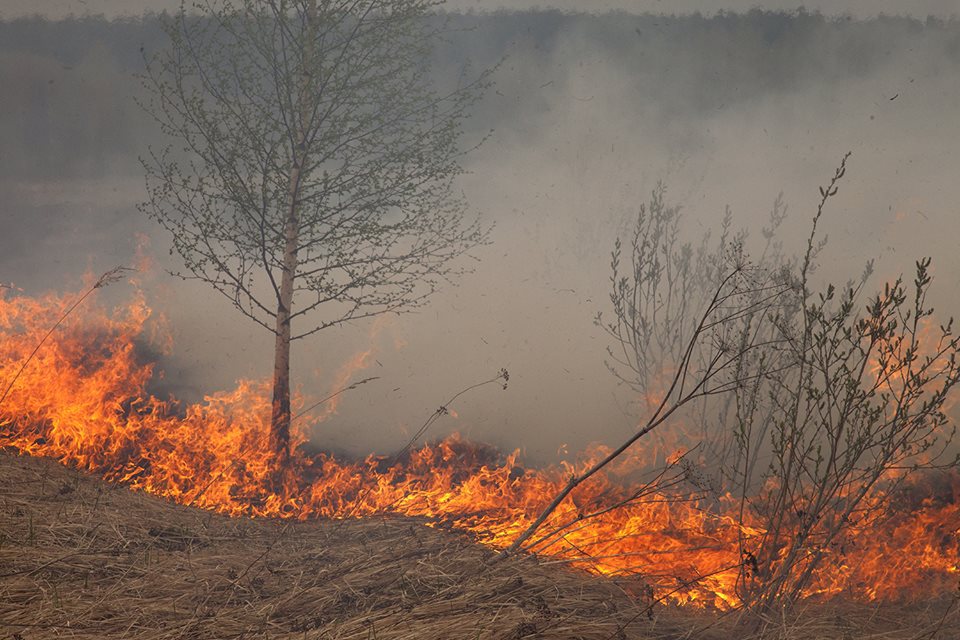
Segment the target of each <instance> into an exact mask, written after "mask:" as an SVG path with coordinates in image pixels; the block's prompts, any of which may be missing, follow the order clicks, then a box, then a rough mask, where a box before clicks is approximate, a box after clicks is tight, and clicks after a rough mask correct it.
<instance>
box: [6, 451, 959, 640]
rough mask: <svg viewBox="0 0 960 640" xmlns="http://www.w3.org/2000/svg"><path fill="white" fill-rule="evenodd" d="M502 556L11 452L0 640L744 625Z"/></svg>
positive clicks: (840, 621) (955, 632) (922, 627)
mask: <svg viewBox="0 0 960 640" xmlns="http://www.w3.org/2000/svg"><path fill="white" fill-rule="evenodd" d="M493 555H494V554H493V552H491V551H490V550H488V549H485V548H483V547H481V546H479V545H477V544H475V543H474V542H472V541H471V540H469V539H468V538H466V537H465V536H463V535H461V534H459V533H456V532H451V531H443V530H438V529H433V528H429V527H426V526H424V525H423V523H422V522H418V521H415V520H410V519H401V518H371V519H366V520H363V521H342V522H308V523H285V522H277V521H263V520H259V521H254V520H247V519H231V518H226V517H222V516H218V515H215V514H211V513H207V512H204V511H199V510H196V509H191V508H189V507H183V506H177V505H173V504H170V503H168V502H165V501H163V500H159V499H157V498H154V497H151V496H148V495H144V494H141V493H133V492H130V491H128V490H127V489H125V488H123V487H117V486H110V485H106V484H104V483H102V482H101V481H99V480H97V479H95V478H91V477H89V476H86V475H84V474H81V473H78V472H77V471H75V470H70V469H67V468H64V467H62V466H61V465H58V464H57V463H55V462H53V461H50V460H41V459H32V458H26V457H22V456H16V455H13V454H11V453H9V452H7V453H0V639H3V638H11V639H14V640H32V639H37V638H55V637H56V638H65V637H66V638H113V637H116V638H121V637H122V638H141V639H143V638H240V637H243V638H273V639H279V638H291V639H292V638H298V639H302V638H315V639H320V638H329V639H334V638H337V639H348V638H357V639H364V640H374V639H377V640H389V639H399V638H408V639H414V638H416V639H423V640H431V639H437V640H439V639H441V638H442V639H457V638H464V639H466V638H470V639H484V638H490V639H493V638H502V639H514V638H583V639H601V638H609V639H620V638H724V639H725V640H729V639H730V638H736V637H743V634H742V633H739V632H737V631H735V630H733V622H734V617H735V616H734V615H727V616H718V615H716V614H711V613H704V612H696V611H692V610H689V609H686V610H677V609H674V608H670V607H663V606H658V607H656V608H654V610H653V615H652V616H648V615H647V613H648V608H647V606H646V604H645V600H644V596H643V595H642V593H643V589H642V585H640V584H639V583H636V582H632V583H631V582H621V583H617V582H614V581H610V580H604V579H598V578H593V577H590V576H585V575H583V574H579V573H573V572H569V571H566V570H564V569H562V568H561V567H558V566H550V565H547V564H539V563H538V562H537V561H536V560H535V559H534V558H529V557H527V558H518V559H511V560H508V561H504V562H491V559H492V558H493ZM945 604H948V603H935V604H932V605H930V606H927V607H923V608H915V609H913V610H910V611H904V610H902V609H897V608H891V607H888V606H877V607H869V608H864V607H855V608H852V609H851V608H849V607H848V608H844V609H843V610H839V609H837V608H836V606H833V607H831V608H830V609H829V610H828V609H827V608H825V607H819V608H816V609H815V610H811V611H807V612H806V615H804V616H803V617H802V618H801V619H800V620H799V621H796V622H793V623H790V624H784V623H783V622H782V621H771V624H770V625H769V626H768V628H767V629H766V630H765V631H763V632H762V634H760V635H762V637H768V638H803V639H806V638H851V639H853V638H866V637H884V638H920V637H928V638H939V639H942V640H946V639H948V638H957V637H960V626H958V620H957V616H956V615H954V614H949V615H947V616H946V617H944V616H943V607H944V605H945ZM895 627H899V628H901V630H902V631H901V632H897V633H893V632H891V629H894V628H895Z"/></svg>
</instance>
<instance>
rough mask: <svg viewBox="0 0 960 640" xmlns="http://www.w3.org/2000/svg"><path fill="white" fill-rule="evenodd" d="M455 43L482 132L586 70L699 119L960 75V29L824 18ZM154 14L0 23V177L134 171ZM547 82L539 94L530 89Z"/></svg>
mask: <svg viewBox="0 0 960 640" xmlns="http://www.w3.org/2000/svg"><path fill="white" fill-rule="evenodd" d="M445 18H446V19H449V21H450V27H451V33H450V35H449V43H448V45H447V46H445V47H444V48H443V49H442V50H440V51H437V52H436V61H435V62H436V64H435V71H436V73H437V77H438V78H441V79H448V80H449V79H453V78H456V77H457V76H458V75H459V74H460V73H461V72H463V71H464V69H467V66H466V65H467V61H468V60H469V61H470V63H471V64H472V65H473V67H474V68H483V67H488V66H490V65H492V64H495V63H497V62H498V61H501V60H503V65H502V67H501V71H500V73H498V79H497V87H496V93H494V94H493V95H492V96H490V99H488V100H486V101H485V102H484V103H483V105H481V107H480V112H479V113H478V114H477V118H476V119H475V124H476V126H477V127H478V128H484V129H485V128H487V127H490V126H494V127H498V126H507V127H509V126H512V125H511V123H516V122H525V123H530V122H535V119H536V116H537V113H538V112H539V111H541V110H544V109H548V108H549V101H550V100H560V99H568V98H569V95H568V94H567V93H565V89H566V88H565V79H566V77H567V75H568V74H570V73H574V72H575V70H576V69H577V67H578V66H582V65H584V64H587V65H592V66H593V67H594V68H597V67H609V68H615V69H617V71H618V74H617V78H619V79H623V78H626V80H625V82H626V83H627V85H628V86H625V87H616V92H617V93H618V94H624V93H625V94H626V95H628V96H635V100H636V101H637V103H638V104H643V105H644V106H645V110H646V111H647V112H649V111H650V110H651V109H653V110H655V111H659V112H660V113H662V114H664V117H666V116H667V115H669V116H670V117H673V118H676V117H696V115H697V114H702V113H708V112H711V111H715V110H717V109H721V108H731V107H736V105H737V104H739V103H743V102H749V101H753V100H757V99H762V98H764V97H767V96H770V95H773V94H777V93H779V92H788V91H802V90H805V89H808V88H810V87H812V86H816V85H824V86H830V85H831V84H832V83H838V82H839V83H842V82H845V81H847V80H850V79H855V78H857V77H862V76H865V75H868V74H869V73H871V72H872V71H873V70H875V69H877V68H879V67H882V66H883V65H887V64H896V60H897V59H898V58H900V57H902V56H907V55H910V56H918V55H921V56H924V58H925V59H928V60H929V61H930V68H929V72H930V73H939V72H942V73H943V74H944V75H945V76H946V77H950V78H954V77H955V74H956V71H957V68H958V67H960V22H958V21H955V20H954V21H943V20H938V19H934V18H930V19H927V20H916V19H910V18H902V17H879V18H875V19H870V20H852V19H844V18H840V19H837V18H828V17H824V16H822V15H820V14H817V13H807V12H803V11H799V12H793V13H777V12H766V11H760V10H754V11H750V12H748V13H745V14H733V13H722V14H720V15H716V16H713V17H709V18H707V17H703V16H700V15H696V14H695V15H692V16H669V17H668V16H658V15H631V14H626V13H608V14H603V15H581V14H566V13H562V12H559V11H528V12H498V13H490V14H449V15H447V16H445ZM163 42H164V35H163V32H162V30H161V28H160V16H158V15H156V14H148V15H146V16H143V17H141V18H126V19H117V20H107V19H104V18H102V17H83V18H72V19H66V20H62V21H47V20H44V19H42V18H22V19H16V20H11V21H5V22H4V21H0V87H2V95H3V97H2V99H0V103H2V106H3V110H2V116H0V150H2V152H0V178H6V179H11V178H12V179H44V178H61V177H96V176H100V175H104V174H105V173H107V172H122V173H135V172H137V171H139V168H138V166H137V163H136V156H137V155H138V154H140V153H142V152H143V151H144V149H145V147H146V145H147V144H148V143H149V142H150V141H152V140H155V139H156V132H155V129H154V127H153V126H152V124H151V122H150V121H149V118H147V117H146V116H145V115H144V114H143V113H142V112H140V110H139V109H138V107H137V106H136V104H135V102H134V96H136V95H137V94H138V93H139V92H140V83H139V81H138V80H137V78H136V77H135V74H136V73H138V72H139V71H140V70H141V69H142V67H143V53H142V52H143V51H145V52H147V53H149V52H150V51H153V50H156V49H157V48H159V47H162V46H163ZM531 78H533V79H534V81H535V82H536V84H534V88H536V87H538V86H548V85H549V86H551V87H552V91H553V93H548V92H546V91H544V92H541V93H540V94H536V95H534V94H533V93H531V92H530V88H531V87H530V79H531Z"/></svg>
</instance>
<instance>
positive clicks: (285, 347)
mask: <svg viewBox="0 0 960 640" xmlns="http://www.w3.org/2000/svg"><path fill="white" fill-rule="evenodd" d="M316 24H317V5H316V0H312V2H311V3H310V5H309V7H308V11H307V25H306V26H307V38H306V42H305V43H304V44H305V46H304V48H303V53H302V55H303V58H302V69H301V79H300V87H299V95H298V96H297V118H296V121H295V124H294V126H295V127H296V132H295V136H294V137H295V140H296V142H295V144H294V145H293V147H292V148H291V149H290V154H291V166H290V178H289V182H288V184H287V207H288V208H287V215H286V220H284V224H283V241H284V246H283V270H282V274H281V277H280V291H279V298H278V300H277V325H276V342H275V343H274V350H273V404H272V415H271V417H270V446H271V449H272V450H273V453H274V456H275V464H276V477H275V484H276V485H277V487H276V488H279V486H280V483H281V482H282V477H283V472H284V470H285V469H286V467H287V465H288V462H289V460H290V335H291V334H290V315H291V313H292V309H293V281H294V279H295V277H296V273H297V252H298V251H299V249H300V246H299V225H300V187H301V184H300V178H301V174H302V171H303V167H304V164H305V162H306V156H307V131H308V129H309V127H308V120H309V118H310V108H309V105H310V104H311V98H310V92H311V89H312V86H311V82H310V68H311V65H312V64H313V50H314V47H313V42H314V39H315V38H316Z"/></svg>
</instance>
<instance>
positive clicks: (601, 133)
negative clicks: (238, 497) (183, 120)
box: [0, 2, 960, 459]
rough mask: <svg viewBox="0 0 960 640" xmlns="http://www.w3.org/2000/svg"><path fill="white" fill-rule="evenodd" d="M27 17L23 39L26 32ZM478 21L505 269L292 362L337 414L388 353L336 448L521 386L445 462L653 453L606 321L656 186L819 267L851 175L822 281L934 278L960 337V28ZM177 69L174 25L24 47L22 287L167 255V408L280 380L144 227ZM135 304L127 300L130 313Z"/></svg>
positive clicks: (14, 75)
mask: <svg viewBox="0 0 960 640" xmlns="http://www.w3.org/2000/svg"><path fill="white" fill-rule="evenodd" d="M949 4H950V3H940V4H937V3H935V2H932V3H930V9H929V11H930V12H933V13H944V14H945V13H946V12H947V10H948V9H949V6H948V5H949ZM104 6H106V5H104ZM613 6H614V5H613V4H611V7H613ZM770 6H778V5H770ZM866 6H867V4H866V3H862V4H861V5H856V6H855V5H854V4H851V8H850V9H849V10H850V11H851V12H853V13H856V12H857V8H856V7H866ZM870 6H871V7H874V6H876V5H875V4H870ZM13 7H14V8H13V9H11V10H10V11H9V13H8V12H4V13H3V14H0V15H4V16H10V15H17V14H16V11H17V10H16V5H13ZM463 7H466V8H469V3H466V2H462V3H460V4H457V5H451V8H463ZM690 7H691V8H694V4H693V3H690ZM644 8H647V7H644ZM671 10H676V11H681V10H684V9H682V8H681V7H680V6H676V7H674V6H671ZM925 13H926V12H925V11H923V12H921V13H920V14H919V15H922V16H924V17H925ZM454 22H455V24H456V25H458V26H463V27H469V28H470V29H471V30H469V31H465V32H462V33H458V34H456V35H455V36H454V37H453V39H452V41H451V43H450V44H449V46H447V47H446V48H445V49H444V50H442V51H438V52H437V61H436V73H437V77H438V78H439V79H441V81H442V80H443V79H446V78H451V77H456V75H457V74H459V73H460V71H461V70H462V68H463V66H464V64H465V61H466V60H467V59H470V60H471V61H472V63H473V65H474V67H475V68H485V67H488V66H491V65H493V64H495V63H496V62H498V61H500V60H503V62H502V64H501V66H500V67H499V69H498V71H497V73H496V86H495V87H494V88H493V89H491V90H490V91H489V93H488V94H487V95H486V97H485V98H484V100H483V102H482V103H481V104H480V105H479V106H478V108H477V111H476V114H475V117H474V118H473V119H472V120H471V123H470V127H471V130H470V131H469V132H468V134H467V142H470V141H477V140H479V139H480V138H481V137H482V136H483V135H484V134H485V133H486V132H487V131H488V130H490V129H493V134H492V135H491V137H490V138H489V140H487V142H486V143H485V144H484V145H483V146H481V147H480V149H479V150H478V151H476V152H475V153H473V154H472V155H470V156H469V157H468V160H467V166H468V169H469V170H470V172H471V173H470V174H469V175H468V176H467V177H466V178H465V179H464V180H463V182H462V188H463V190H464V192H465V194H466V196H467V199H468V201H469V202H470V204H471V207H472V208H474V209H476V210H477V211H479V212H480V213H481V214H482V215H483V217H484V219H485V220H488V221H491V222H494V223H495V225H496V226H495V229H494V232H493V243H492V244H491V245H490V246H487V247H483V248H482V249H480V250H478V251H476V252H475V257H476V258H478V261H477V262H476V263H471V265H472V267H473V273H471V274H468V275H466V276H465V277H463V278H462V279H461V280H460V281H459V283H458V285H457V286H455V287H448V288H447V289H445V290H444V291H442V292H441V293H440V294H438V295H437V296H436V297H435V298H434V299H433V300H432V302H431V303H430V304H429V305H428V306H426V307H425V308H424V309H422V310H420V311H419V312H418V313H416V314H409V315H404V316H401V317H389V318H384V319H383V320H381V321H376V322H374V321H365V322H356V323H348V324H346V325H344V326H343V327H341V328H335V329H331V330H328V331H325V332H323V333H321V334H319V335H317V336H314V337H312V338H308V339H307V340H305V341H301V342H300V343H299V344H296V345H295V351H294V354H293V361H294V379H295V380H296V381H298V382H299V385H300V387H301V389H302V391H303V392H304V393H305V394H307V395H308V396H310V397H313V398H320V397H323V396H324V395H326V393H327V392H329V391H330V390H332V386H335V384H336V380H337V379H338V372H339V371H340V370H341V367H342V365H344V363H346V362H347V361H349V360H350V359H351V358H352V357H354V356H356V355H357V354H359V353H362V352H364V351H365V350H367V349H372V351H371V353H370V354H369V356H368V357H367V358H366V361H365V362H366V365H367V366H366V368H364V369H360V370H357V371H356V372H355V373H354V374H353V377H354V379H357V378H363V377H367V376H379V377H380V379H379V380H377V381H376V382H372V383H370V384H368V385H364V386H363V387H361V388H359V389H356V390H354V391H351V392H349V393H348V394H346V395H345V396H344V397H343V400H342V403H341V404H340V406H339V408H338V411H337V413H336V414H335V415H332V416H331V417H330V418H329V419H328V420H327V421H326V422H325V423H323V424H322V425H320V426H319V427H317V429H316V430H315V433H314V442H315V443H316V444H317V445H318V446H323V447H328V448H332V449H335V450H344V451H348V452H351V453H366V452H368V451H371V450H378V451H391V450H394V449H396V448H397V447H399V446H401V445H402V444H403V443H404V442H405V440H406V438H407V437H409V435H410V434H412V433H413V432H415V431H416V430H417V428H418V427H419V425H420V424H421V423H422V422H423V421H424V420H425V419H426V418H427V417H428V416H429V415H430V414H431V413H432V412H433V411H434V410H435V409H436V408H437V406H438V405H440V404H441V403H443V402H445V401H446V400H447V399H448V398H449V397H450V396H451V395H453V394H454V393H456V392H457V391H459V390H460V389H462V388H464V387H466V386H468V385H470V384H473V383H475V382H477V381H480V380H483V379H486V378H490V377H492V376H493V375H495V373H496V371H497V370H498V369H499V368H501V367H506V368H507V369H508V370H509V371H510V374H511V381H510V388H509V389H508V390H507V391H505V392H503V391H499V390H497V389H495V388H493V387H487V388H485V389H482V390H479V391H476V392H474V393H472V394H471V395H468V396H466V397H464V398H463V399H462V400H461V401H459V402H458V404H457V405H456V406H454V407H452V408H454V409H455V410H456V411H457V413H458V416H459V417H456V418H455V417H452V416H451V417H449V418H445V419H444V420H443V421H442V422H440V423H438V424H437V425H436V427H435V429H436V430H435V431H433V432H431V433H429V434H428V437H431V438H433V437H439V436H441V435H444V434H445V433H448V432H450V431H455V430H458V431H461V432H462V433H464V434H466V435H468V436H470V437H472V438H477V439H482V440H486V441H489V442H492V443H493V444H496V445H499V446H501V447H505V448H513V447H523V448H525V449H526V450H527V453H528V455H529V456H530V457H531V458H534V459H551V458H553V457H554V456H555V454H556V452H557V450H558V449H560V448H561V446H562V445H564V444H566V445H567V446H568V448H569V449H570V450H571V451H572V450H577V449H580V448H583V447H584V446H585V445H586V444H587V443H589V442H591V441H604V442H609V443H614V442H618V441H619V440H621V439H623V437H624V436H625V435H627V434H629V433H631V432H632V431H633V430H634V429H635V427H636V424H637V421H638V416H637V411H636V406H635V405H634V400H635V399H634V398H632V397H631V394H630V393H628V392H627V391H626V390H625V389H623V388H621V387H618V386H617V385H616V383H615V381H614V379H613V377H612V376H611V375H610V374H609V372H608V371H607V370H606V368H605V366H604V357H605V352H604V350H605V347H606V345H607V344H608V343H607V340H606V339H605V337H604V336H603V334H602V332H601V331H600V330H599V329H598V328H597V327H595V326H594V323H593V317H594V316H595V315H596V313H597V312H598V311H606V310H607V304H608V303H607V284H608V278H609V260H610V258H609V252H610V249H611V248H612V245H613V241H614V239H615V238H616V237H617V236H618V234H622V233H624V231H625V230H626V229H627V228H628V227H629V225H630V223H631V222H632V220H633V218H634V216H635V215H636V211H637V208H638V207H639V205H640V204H641V203H643V202H645V201H646V200H647V198H648V197H649V193H650V191H651V190H652V189H653V188H654V187H655V185H656V184H657V183H658V181H663V182H664V183H665V184H666V185H667V200H668V202H669V203H671V204H677V205H680V206H681V207H682V209H683V211H684V216H685V226H686V228H687V229H688V231H689V232H690V235H689V239H691V240H697V239H698V238H699V237H700V236H701V235H702V234H703V233H704V232H705V231H706V230H708V229H711V228H716V226H717V225H718V224H719V221H720V219H721V218H722V216H723V214H724V211H725V208H726V207H727V206H729V207H731V209H732V211H733V214H734V220H735V224H736V225H737V226H743V227H746V228H748V229H751V230H752V231H753V232H754V235H756V236H758V235H759V228H760V225H762V224H763V223H765V222H766V219H767V216H768V214H769V211H770V208H771V204H772V203H773V201H774V199H775V198H776V197H777V195H778V194H779V193H781V192H782V193H783V198H784V201H785V202H786V203H787V205H788V206H789V208H790V216H789V218H788V221H787V223H786V225H785V228H784V232H783V239H784V241H785V243H786V244H787V246H788V248H791V249H793V250H799V249H800V248H801V246H802V242H803V238H804V237H805V234H806V233H807V229H808V227H807V225H808V222H809V220H810V218H811V217H812V215H813V213H814V209H815V205H816V202H817V199H818V193H817V187H818V186H819V185H821V184H825V183H826V181H827V180H828V178H829V177H830V176H831V175H832V174H833V170H834V167H835V166H836V164H837V163H838V162H839V160H840V158H841V157H842V156H843V154H844V153H845V152H846V151H848V150H850V151H852V152H853V156H852V158H851V160H850V163H849V169H848V172H847V177H846V178H845V179H844V181H843V183H842V184H841V187H840V192H839V195H838V197H837V198H834V199H831V201H830V205H829V208H828V211H827V214H826V218H825V222H824V227H823V228H824V232H825V233H826V234H828V235H829V237H830V244H829V246H828V248H827V250H826V253H825V254H824V257H823V260H822V262H823V268H822V270H821V271H820V272H819V276H820V277H822V278H829V279H830V280H833V281H836V282H843V281H845V280H846V279H848V278H850V277H855V276H856V275H858V274H859V272H860V270H861V269H862V266H863V264H864V262H866V261H867V260H868V259H871V258H876V259H877V275H876V276H875V277H874V279H873V281H872V283H873V285H874V286H882V283H883V281H884V280H885V279H890V278H893V277H896V276H897V275H898V274H900V273H905V274H906V275H907V276H908V277H909V275H910V270H911V269H912V265H913V261H914V260H915V259H916V258H919V257H921V256H925V255H930V256H932V257H933V259H934V262H933V266H934V275H935V282H934V285H933V292H934V295H935V296H936V300H935V302H936V303H937V304H936V306H937V308H938V316H940V317H942V318H943V319H945V318H946V317H947V316H949V315H951V314H956V312H957V310H958V305H957V303H956V300H955V296H954V292H955V291H956V290H957V286H958V284H960V283H958V280H960V278H958V274H960V257H958V255H957V252H956V250H955V244H956V240H955V237H956V234H957V230H958V221H960V211H958V205H957V203H958V202H960V183H958V181H957V179H956V176H957V173H958V169H960V166H958V156H957V152H956V149H957V142H958V141H960V124H958V120H957V115H956V114H958V113H960V23H958V22H956V21H946V22H944V21H940V20H934V19H931V20H915V19H908V18H881V19H870V20H858V19H837V20H835V19H828V18H824V17H822V16H819V15H814V14H808V13H799V14H789V15H787V14H773V13H764V12H759V11H754V12H750V13H748V14H744V15H731V14H725V15H721V16H716V17H700V16H693V17H665V16H658V15H643V16H624V15H619V16H610V15H608V16H584V15H581V16H568V15H563V14H561V13H559V12H522V13H500V14H494V15H474V16H454ZM162 42H163V40H162V37H161V34H160V31H159V28H158V26H157V24H156V22H155V21H154V20H153V19H152V18H149V19H146V20H145V21H143V22H141V21H139V20H133V19H127V20H124V21H117V22H112V23H111V22H107V21H104V20H100V19H94V18H85V19H81V20H71V21H64V22H47V21H44V20H42V19H29V20H26V19H25V20H13V21H8V22H5V23H2V24H0V83H2V86H3V87H4V98H3V99H2V100H3V104H4V111H3V113H4V115H3V116H2V119H0V149H2V155H0V267H2V269H0V281H3V282H11V281H12V282H14V283H15V284H16V285H17V286H19V287H21V288H22V289H24V290H25V291H26V292H27V293H30V294H33V293H37V292H40V291H43V290H46V289H52V288H66V287H76V286H78V284H79V282H80V275H81V274H82V273H83V272H84V271H86V270H90V271H93V272H100V271H103V270H106V269H108V268H110V267H111V266H114V265H115V264H119V263H131V262H133V261H134V260H135V259H136V255H137V252H138V251H141V252H145V254H146V255H147V256H149V257H150V258H152V259H153V260H154V261H155V263H156V269H154V270H153V271H152V272H151V273H150V274H148V275H145V276H143V280H144V286H145V287H146V288H147V292H148V298H149V301H150V302H151V304H153V305H154V306H155V308H157V310H158V311H161V312H162V313H163V314H164V315H165V316H166V318H167V322H168V324H169V327H170V330H171V332H172V334H173V340H174V350H173V352H172V353H171V354H169V355H168V356H164V358H163V360H162V368H163V369H164V372H165V375H164V378H163V380H162V381H161V382H160V383H159V384H158V390H160V391H162V392H164V393H166V392H172V393H174V394H175V395H177V396H178V397H180V398H182V399H185V400H188V401H194V400H197V399H199V398H200V397H202V395H204V394H207V393H211V392H214V391H217V390H221V389H226V388H230V387H232V386H233V383H234V381H235V380H236V379H237V378H238V377H263V376H266V375H268V374H269V372H270V371H271V369H270V367H271V365H272V339H271V336H270V335H268V334H267V333H266V332H264V331H263V330H262V329H260V328H258V327H256V326H254V325H252V323H249V322H248V321H246V319H244V318H241V317H240V316H239V315H237V314H236V313H235V311H234V310H233V309H232V307H231V305H230V304H229V302H228V301H227V300H225V299H218V298H215V297H214V296H212V295H211V292H210V291H209V290H208V289H207V288H206V287H205V286H203V285H201V284H197V283H190V282H182V281H180V280H177V279H174V278H171V277H169V276H167V275H165V274H164V273H163V271H162V270H163V269H164V268H169V269H176V268H177V262H176V260H175V259H174V258H173V257H171V256H169V255H168V247H169V238H167V237H166V236H165V235H163V234H162V233H161V232H160V230H159V229H157V228H156V227H154V226H153V225H152V224H150V223H149V221H147V220H145V219H144V218H143V217H141V215H140V214H139V213H137V211H136V208H135V206H136V203H137V202H139V201H140V200H142V199H143V198H144V196H145V194H144V190H143V179H142V174H141V170H140V166H139V164H138V162H137V156H138V154H142V153H144V152H145V151H146V148H147V145H148V144H161V143H162V139H161V138H159V137H158V136H157V134H156V132H155V129H154V127H153V125H152V123H151V122H150V121H149V118H147V117H146V116H145V115H144V114H143V113H141V112H140V111H139V110H138V109H137V107H136V105H135V104H134V102H133V97H134V96H135V95H138V94H139V92H140V86H139V82H138V81H137V80H136V79H135V78H134V77H133V74H134V73H136V72H137V71H138V70H139V69H140V65H141V55H140V52H139V50H140V47H141V46H143V47H145V49H146V50H147V51H150V50H153V49H155V48H157V47H160V46H162ZM144 238H146V239H147V242H146V243H145V242H144ZM138 246H140V247H142V248H140V249H138ZM121 288H122V287H120V286H117V287H115V288H114V289H113V290H112V291H110V292H108V294H109V295H108V296H107V297H108V298H109V299H111V300H119V299H121V298H122V297H123V296H124V295H126V294H128V293H129V288H128V289H126V290H125V291H120V289H121Z"/></svg>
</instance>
